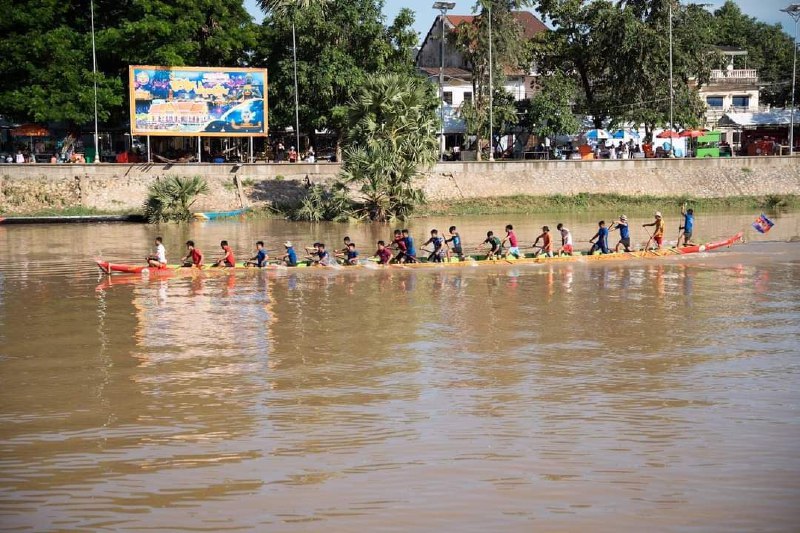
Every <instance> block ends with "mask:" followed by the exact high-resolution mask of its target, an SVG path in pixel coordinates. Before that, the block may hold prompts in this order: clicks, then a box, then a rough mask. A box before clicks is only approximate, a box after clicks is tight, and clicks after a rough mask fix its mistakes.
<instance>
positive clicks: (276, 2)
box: [258, 0, 330, 152]
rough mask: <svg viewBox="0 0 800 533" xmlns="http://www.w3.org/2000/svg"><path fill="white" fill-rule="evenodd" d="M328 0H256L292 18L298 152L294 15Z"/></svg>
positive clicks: (268, 10)
mask: <svg viewBox="0 0 800 533" xmlns="http://www.w3.org/2000/svg"><path fill="white" fill-rule="evenodd" d="M329 1H330V0H258V6H259V7H260V8H261V10H262V11H264V12H265V13H272V14H273V15H277V16H284V17H287V16H288V17H291V18H292V59H293V61H294V129H295V131H294V134H295V139H296V143H297V151H298V152H300V97H299V95H298V90H297V37H296V32H295V17H296V16H297V13H299V12H302V11H304V10H306V9H309V8H311V7H312V6H321V7H325V5H327V4H328V2H329Z"/></svg>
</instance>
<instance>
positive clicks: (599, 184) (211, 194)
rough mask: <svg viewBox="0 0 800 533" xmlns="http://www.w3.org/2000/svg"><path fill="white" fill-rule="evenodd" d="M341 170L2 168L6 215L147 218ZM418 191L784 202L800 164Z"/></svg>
mask: <svg viewBox="0 0 800 533" xmlns="http://www.w3.org/2000/svg"><path fill="white" fill-rule="evenodd" d="M340 170H341V166H340V165H338V164H331V163H319V164H305V163H303V164H253V165H214V164H196V163H186V164H144V165H119V164H98V165H41V164H40V165H2V166H0V215H4V216H9V215H11V214H19V215H31V214H40V213H48V214H55V213H59V212H63V211H64V210H80V209H88V210H91V212H92V213H114V214H116V213H131V212H139V210H140V209H141V208H142V205H143V204H144V201H145V197H146V195H147V189H148V187H149V186H150V184H152V183H153V182H154V181H155V180H157V179H161V178H164V177H169V176H182V177H193V176H200V177H202V178H204V179H205V180H206V182H207V183H208V188H209V190H208V193H207V194H204V195H202V196H200V197H199V198H198V199H197V202H196V203H195V204H194V206H193V209H195V210H197V211H226V210H230V209H239V208H242V207H250V208H256V209H259V208H269V207H275V206H284V205H287V204H291V203H293V202H297V201H298V200H299V199H301V198H302V197H303V195H304V194H305V192H306V191H307V188H308V186H310V185H312V184H330V183H331V182H332V181H333V180H334V179H335V178H336V176H337V174H338V173H339V172H340ZM416 185H417V187H419V188H420V189H422V190H423V192H424V193H425V195H426V197H427V198H428V200H429V201H430V203H431V205H432V206H434V207H432V208H429V209H436V210H437V211H432V212H441V209H442V208H443V206H447V208H448V209H458V210H459V212H467V213H472V212H477V211H475V210H476V209H478V206H479V205H480V206H482V207H480V209H481V211H479V212H500V211H499V209H510V210H512V211H510V212H516V210H518V209H525V210H529V209H534V208H535V205H536V204H537V202H539V201H536V202H534V201H524V202H521V203H522V204H523V205H524V207H520V206H518V205H517V204H519V203H520V202H519V200H518V198H517V197H518V196H519V195H523V196H525V197H536V198H543V199H544V200H541V202H544V203H543V207H541V209H547V210H551V209H552V208H553V207H557V208H563V207H559V206H564V205H566V206H569V207H568V208H570V209H571V208H573V207H572V206H574V208H582V207H589V205H588V204H586V202H587V200H586V199H587V198H593V197H595V196H598V195H599V197H607V198H610V199H613V198H614V197H615V196H618V197H625V198H634V199H640V198H643V197H644V198H654V199H659V202H661V201H662V199H668V198H679V199H680V198H683V197H689V198H696V199H701V198H702V199H727V198H737V197H742V198H760V197H765V198H766V197H772V196H775V197H781V198H783V197H794V196H800V158H790V157H739V158H733V159H685V160H684V159H672V160H669V159H658V160H655V159H646V160H645V159H633V160H615V161H498V162H480V163H478V162H454V163H440V164H437V165H435V166H434V167H433V168H431V169H429V170H428V171H426V172H424V173H423V174H421V175H420V177H419V178H418V180H417V183H416ZM509 197H510V198H511V199H510V200H509V199H506V198H509ZM548 198H550V199H549V200H548ZM598 201H599V200H598ZM607 201H616V200H603V202H607ZM626 201H628V200H626ZM646 201H649V200H646ZM793 201H794V200H793ZM602 205H606V204H605V203H603V204H600V205H599V206H602ZM723 205H726V204H723ZM436 206H439V207H436ZM505 212H509V211H505Z"/></svg>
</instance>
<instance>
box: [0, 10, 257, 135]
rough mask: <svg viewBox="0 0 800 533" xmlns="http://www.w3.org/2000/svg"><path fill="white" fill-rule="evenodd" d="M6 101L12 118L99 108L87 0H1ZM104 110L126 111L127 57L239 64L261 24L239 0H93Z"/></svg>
mask: <svg viewBox="0 0 800 533" xmlns="http://www.w3.org/2000/svg"><path fill="white" fill-rule="evenodd" d="M0 9H1V10H2V12H3V14H4V15H3V17H0V70H1V71H2V72H3V76H2V77H0V109H2V111H3V113H4V114H6V115H8V116H9V117H10V118H12V119H15V120H19V121H26V120H33V121H62V122H67V123H72V124H82V123H85V122H88V121H90V120H91V119H92V117H93V114H94V103H93V102H94V86H93V81H94V77H93V74H92V49H91V23H90V9H89V2H88V1H85V0H66V1H64V0H62V1H56V0H14V1H13V2H12V1H11V0H0ZM94 13H95V39H96V44H97V46H96V48H97V71H98V73H97V85H98V115H99V118H100V119H101V120H109V119H110V120H116V121H121V120H124V119H126V118H127V106H125V105H124V104H125V103H126V102H127V90H126V87H127V76H128V65H131V64H150V65H197V66H223V65H225V66H236V65H244V64H246V62H247V61H248V60H249V52H250V51H251V50H252V49H253V47H254V45H255V36H256V31H255V30H256V27H255V25H254V24H253V22H252V18H251V17H250V15H249V14H248V13H247V11H246V10H245V9H244V6H243V4H242V1H241V0H170V1H167V0H137V1H135V2H132V1H126V2H120V1H118V0H96V1H95V2H94Z"/></svg>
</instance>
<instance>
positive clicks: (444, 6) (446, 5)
mask: <svg viewBox="0 0 800 533" xmlns="http://www.w3.org/2000/svg"><path fill="white" fill-rule="evenodd" d="M454 7H456V3H455V2H434V3H433V9H438V10H439V11H440V12H441V17H440V18H441V20H442V42H441V46H440V51H439V54H440V55H441V63H440V65H439V118H440V119H441V122H442V124H441V125H442V129H441V130H440V134H439V160H440V161H444V148H445V139H444V23H445V17H447V11H448V10H450V9H453V8H454Z"/></svg>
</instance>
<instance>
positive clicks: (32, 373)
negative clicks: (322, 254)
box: [0, 213, 800, 531]
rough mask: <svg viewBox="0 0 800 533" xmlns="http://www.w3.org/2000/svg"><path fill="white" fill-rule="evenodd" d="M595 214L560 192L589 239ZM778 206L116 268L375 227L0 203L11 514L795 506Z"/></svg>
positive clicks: (17, 519)
mask: <svg viewBox="0 0 800 533" xmlns="http://www.w3.org/2000/svg"><path fill="white" fill-rule="evenodd" d="M601 215H602V216H605V217H606V218H607V219H609V218H610V215H608V214H597V213H591V214H573V215H570V214H568V215H559V216H558V217H562V220H563V222H564V223H565V224H567V225H568V226H569V227H571V229H572V230H573V233H574V234H575V238H576V240H577V241H586V240H587V239H588V238H589V237H591V235H592V233H593V232H594V230H595V228H596V221H597V220H598V219H599V218H600V217H601ZM629 215H630V218H631V224H632V227H633V228H634V231H635V232H634V240H635V241H645V240H647V235H646V234H645V233H644V231H643V230H642V229H641V224H642V223H644V222H647V221H649V220H648V219H647V217H645V216H639V215H637V216H634V215H631V214H629ZM558 217H557V216H551V217H546V216H541V215H537V216H535V217H527V216H522V215H519V216H513V217H508V218H507V219H506V218H499V217H468V218H462V219H458V220H456V221H455V223H457V224H458V225H459V230H460V231H461V234H462V236H463V238H464V241H465V242H466V243H475V242H477V241H479V240H481V239H482V238H483V235H484V233H485V231H486V230H488V229H493V230H494V231H495V232H496V233H501V232H502V228H503V226H504V225H505V223H507V222H511V223H513V224H514V225H515V226H516V227H517V230H518V234H519V235H520V238H521V239H522V240H523V242H525V243H528V242H530V241H531V240H532V238H533V237H535V235H536V231H537V229H538V228H540V227H541V225H542V224H545V223H547V224H549V225H550V226H551V228H552V229H553V230H554V229H555V224H556V222H558V221H559V220H558ZM752 218H753V214H752V213H725V214H712V215H705V216H698V220H697V229H696V230H695V235H696V236H697V237H698V238H700V239H703V240H713V239H716V238H719V237H726V236H728V235H731V234H733V233H734V232H735V231H738V230H739V229H743V228H746V227H747V226H748V225H749V223H750V222H751V221H752ZM775 221H776V226H775V228H773V230H772V232H770V233H769V234H767V235H763V236H762V235H758V234H756V233H755V232H753V231H752V230H750V231H749V232H748V240H749V242H748V243H747V244H745V245H739V246H735V247H734V248H732V249H729V250H728V249H725V250H721V251H719V252H714V253H708V254H700V255H698V256H692V257H688V256H687V257H684V258H668V259H663V260H641V261H634V262H625V263H616V262H614V263H611V262H603V263H593V264H589V263H585V262H581V263H570V264H557V265H545V266H542V265H502V266H497V267H486V268H457V269H442V268H437V269H432V270H422V269H416V270H408V269H406V270H402V269H381V268H374V269H357V270H354V269H349V270H348V269H335V270H334V269H331V270H319V269H300V270H282V271H273V272H269V273H265V272H260V273H256V272H248V273H243V274H238V275H223V276H207V277H202V276H200V277H194V278H173V279H168V280H157V279H147V278H140V277H133V278H131V277H128V278H124V277H122V278H113V279H112V280H111V281H108V280H106V278H105V277H104V276H101V275H100V274H99V273H98V272H97V269H96V267H95V266H94V265H93V263H92V262H91V258H92V257H95V256H103V257H107V258H112V259H115V260H119V261H126V260H128V261H139V260H140V259H141V257H143V256H144V255H145V254H146V253H147V252H148V250H149V248H150V246H151V243H152V239H153V238H154V237H155V236H156V235H163V236H164V239H165V244H166V245H167V250H168V254H169V255H170V257H172V258H177V257H178V256H179V255H181V254H182V253H183V249H182V247H181V246H180V244H181V243H182V242H184V241H185V240H187V239H189V238H192V239H194V240H195V241H197V243H198V245H199V246H200V247H201V248H202V249H203V251H204V252H205V253H206V254H207V256H214V255H216V254H217V251H218V242H219V240H220V239H223V238H225V239H228V240H229V241H231V243H232V244H233V245H234V247H235V249H236V250H237V252H238V255H239V256H240V257H241V256H244V255H247V253H249V252H248V251H249V250H250V249H251V248H252V245H253V242H254V241H255V240H257V239H263V240H265V241H266V243H267V248H269V249H280V243H282V242H283V241H284V240H286V239H291V240H293V241H296V242H297V243H298V244H301V245H302V244H308V243H310V242H313V241H314V240H324V241H325V242H327V243H329V246H330V245H332V244H337V245H338V243H340V242H341V238H342V237H343V236H344V235H345V234H349V235H350V236H351V237H352V238H353V239H354V240H355V241H356V242H357V243H359V247H360V248H361V250H362V254H363V253H365V252H368V251H370V250H371V249H372V245H369V246H368V245H367V243H373V245H374V241H376V240H377V239H378V238H381V237H385V236H388V233H389V230H390V227H389V226H381V225H367V224H361V225H350V226H348V225H337V224H319V225H310V224H300V223H288V222H284V221H269V220H263V221H246V222H240V221H229V222H209V223H192V224H184V225H167V226H160V227H158V226H146V225H126V224H121V225H103V224H95V225H86V226H77V225H64V226H9V227H2V226H0V248H2V250H3V256H4V260H3V261H2V263H0V380H1V383H2V386H0V527H1V528H2V529H20V530H35V531H45V530H67V529H70V530H73V529H79V530H115V531H118V530H144V529H150V530H169V531H179V530H183V531H186V530H191V531H197V530H213V531H220V530H245V531H319V530H323V529H324V530H330V531H356V530H363V531H382V530H392V531H398V530H403V531H431V530H440V531H456V530H457V531H533V530H544V531H586V530H590V529H591V530H594V531H641V530H644V529H647V530H654V531H753V530H760V531H796V530H797V524H798V523H800V506H798V505H797V504H798V501H800V453H799V451H800V448H799V446H800V445H798V442H800V243H798V242H787V241H789V240H791V238H792V237H795V236H797V235H800V215H798V214H796V213H789V214H783V215H778V216H776V217H775ZM449 225H450V221H449V220H446V219H416V220H414V221H413V222H411V223H409V227H410V228H411V229H412V231H413V232H414V234H415V235H416V236H417V242H421V238H422V237H423V235H424V234H425V233H426V232H427V231H428V230H429V229H430V228H432V227H437V228H438V229H439V230H440V231H444V230H446V229H447V227H448V226H449ZM677 225H678V221H677V217H675V216H672V217H668V218H667V228H668V239H670V238H671V239H673V240H674V239H675V238H676V237H677V233H678V231H677ZM672 234H674V236H673V235H672ZM583 246H586V244H585V243H581V244H580V246H579V247H583Z"/></svg>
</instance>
